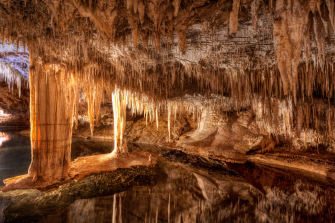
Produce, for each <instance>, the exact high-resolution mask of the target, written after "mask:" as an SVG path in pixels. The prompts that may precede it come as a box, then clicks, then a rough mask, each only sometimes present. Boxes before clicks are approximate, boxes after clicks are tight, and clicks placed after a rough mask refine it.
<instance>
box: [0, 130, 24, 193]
mask: <svg viewBox="0 0 335 223" xmlns="http://www.w3.org/2000/svg"><path fill="white" fill-rule="evenodd" d="M1 139H2V140H1ZM30 154H31V152H30V139H29V137H25V136H21V135H18V134H15V133H9V132H0V188H2V187H3V186H4V184H3V180H4V179H7V178H10V177H14V176H19V175H22V174H26V173H27V172H28V167H29V164H30Z"/></svg>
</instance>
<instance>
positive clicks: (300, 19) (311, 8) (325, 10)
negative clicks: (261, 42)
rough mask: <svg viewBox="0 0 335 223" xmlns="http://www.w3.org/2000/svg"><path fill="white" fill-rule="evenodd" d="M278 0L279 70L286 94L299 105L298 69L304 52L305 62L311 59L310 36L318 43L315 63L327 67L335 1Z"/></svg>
mask: <svg viewBox="0 0 335 223" xmlns="http://www.w3.org/2000/svg"><path fill="white" fill-rule="evenodd" d="M289 2H290V3H288V2H287V1H285V0H277V1H276V8H275V13H276V14H275V19H274V28H273V36H274V44H275V48H276V53H277V62H278V68H279V70H280V74H281V79H282V81H283V88H284V94H285V95H288V94H289V92H292V94H293V99H294V103H295V104H296V103H297V96H296V94H297V84H298V66H299V61H300V57H301V53H302V51H303V58H304V59H305V60H306V69H307V70H308V64H309V62H308V60H309V59H310V57H311V42H310V35H311V34H313V38H314V41H315V42H316V47H317V54H316V55H315V56H314V60H315V63H314V64H316V65H317V66H318V67H320V68H321V69H322V70H324V69H325V66H326V58H325V44H326V36H328V38H329V39H331V37H332V35H333V29H332V28H331V27H332V26H333V28H335V27H334V10H335V9H334V2H333V1H323V2H322V1H312V0H309V1H298V0H290V1H289Z"/></svg>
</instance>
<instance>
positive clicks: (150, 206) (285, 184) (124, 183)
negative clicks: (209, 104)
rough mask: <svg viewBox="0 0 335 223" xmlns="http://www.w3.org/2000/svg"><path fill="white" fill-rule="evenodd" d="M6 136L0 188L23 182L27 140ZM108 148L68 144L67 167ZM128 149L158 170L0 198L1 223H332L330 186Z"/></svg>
mask: <svg viewBox="0 0 335 223" xmlns="http://www.w3.org/2000/svg"><path fill="white" fill-rule="evenodd" d="M7 136H8V139H7V141H4V142H2V145H1V146H0V181H1V183H2V180H3V179H5V178H9V177H13V176H17V175H21V174H26V173H27V170H28V167H29V163H30V140H29V138H27V137H23V136H19V135H16V134H13V133H7ZM2 137H6V136H4V134H2ZM0 139H1V134H0ZM112 148H113V142H111V141H92V140H90V141H88V140H82V139H74V140H73V144H72V159H75V158H76V157H79V156H88V155H92V154H102V153H109V152H111V151H112ZM129 149H130V150H133V149H141V150H145V151H149V152H153V153H155V154H157V155H159V158H158V165H157V166H156V167H155V168H152V169H148V168H139V169H122V170H118V171H116V172H115V173H112V174H110V175H108V174H100V175H94V176H90V177H87V178H86V179H84V180H79V181H77V182H74V181H73V182H71V183H69V184H66V185H63V186H62V187H61V188H60V189H58V190H56V191H52V192H46V193H45V192H39V191H36V190H17V191H12V192H7V193H2V192H0V209H3V212H1V213H0V219H1V221H4V222H48V223H61V222H62V223H63V222H69V223H72V222H78V223H79V222H80V223H85V222H87V223H94V222H96V223H100V222H112V223H121V222H122V223H126V222H129V223H130V222H148V223H149V222H150V223H156V222H167V223H170V222H171V223H182V222H183V223H186V222H187V223H188V222H208V223H211V222H213V223H214V222H335V199H334V198H335V190H334V188H335V185H334V182H333V181H330V180H329V179H325V178H319V177H317V176H312V175H309V174H306V173H305V174H300V173H296V172H292V171H290V170H281V169H276V168H270V167H266V166H260V165H255V164H252V163H246V164H243V165H241V164H233V163H224V162H221V161H216V160H211V159H205V158H201V157H197V156H191V155H186V154H184V153H182V152H180V151H169V150H167V149H165V148H164V147H156V146H149V145H129ZM306 176H307V177H306ZM0 185H3V184H0ZM0 187H1V186H0ZM1 221H0V222H1Z"/></svg>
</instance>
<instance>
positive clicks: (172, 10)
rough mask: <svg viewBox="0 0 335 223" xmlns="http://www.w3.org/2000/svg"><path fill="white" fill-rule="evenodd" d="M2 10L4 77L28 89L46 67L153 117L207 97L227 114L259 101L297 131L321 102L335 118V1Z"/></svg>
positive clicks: (197, 1)
mask: <svg viewBox="0 0 335 223" xmlns="http://www.w3.org/2000/svg"><path fill="white" fill-rule="evenodd" d="M0 13H1V16H0V36H1V38H0V41H1V43H2V48H1V50H0V62H1V64H3V65H2V67H3V69H2V70H4V68H5V67H6V69H9V70H10V72H9V71H8V72H5V73H10V74H11V75H7V76H6V75H5V74H2V77H3V78H5V79H6V80H7V81H8V82H10V83H12V85H13V83H16V84H17V85H18V86H21V82H23V83H24V82H26V83H27V85H28V71H29V70H30V73H32V72H35V71H36V70H38V69H39V68H38V67H41V66H42V67H43V69H45V72H46V75H49V74H50V73H52V72H54V73H57V71H58V70H62V71H64V72H63V73H64V74H63V76H61V78H63V79H64V81H63V82H64V83H66V86H70V85H71V86H72V85H76V88H77V87H78V88H80V89H81V90H82V91H81V92H87V97H88V98H89V97H90V93H89V91H90V90H89V89H90V88H91V87H92V86H93V88H92V89H93V90H92V91H94V92H97V91H99V90H101V89H104V91H110V92H114V89H115V88H117V89H121V90H123V91H127V92H132V93H134V94H137V96H138V97H140V98H142V99H141V101H142V102H145V103H147V102H148V101H151V107H152V109H151V110H152V112H155V110H157V107H161V105H160V104H159V103H162V102H164V103H166V101H167V100H171V101H186V102H187V101H188V100H189V99H190V97H189V96H187V97H186V98H185V95H193V97H194V98H193V99H192V101H193V102H194V101H195V102H196V101H197V100H198V99H199V98H196V97H197V95H199V94H200V95H202V96H199V97H200V98H201V97H203V96H205V97H209V96H210V97H214V98H217V97H218V96H220V97H224V99H223V98H221V99H220V100H218V101H221V102H220V103H221V106H218V108H222V107H224V108H225V109H226V110H232V109H235V110H239V109H241V108H247V107H250V106H251V107H252V109H253V110H255V112H256V113H257V108H258V107H257V106H258V104H259V103H261V104H262V109H261V110H262V111H261V112H260V113H262V115H263V116H264V115H265V114H267V115H266V116H267V117H268V119H269V120H270V119H271V120H272V118H273V117H274V119H276V116H278V115H281V116H283V117H282V119H283V120H284V122H287V123H288V125H291V126H293V121H292V118H291V116H294V117H298V115H299V114H300V113H301V112H302V113H306V114H305V115H306V116H308V118H306V120H305V121H301V122H302V123H308V124H307V125H309V121H308V120H307V119H309V113H308V114H307V110H310V107H309V108H308V109H306V106H311V104H308V103H310V102H313V100H314V99H315V100H319V99H320V98H321V99H320V100H324V101H325V104H326V105H327V104H329V106H328V109H329V111H331V112H330V113H329V112H328V113H327V114H326V113H323V116H324V118H323V119H328V120H329V117H330V115H329V114H333V113H334V112H333V107H334V106H333V105H331V104H330V102H331V101H333V98H334V92H335V88H334V78H335V77H334V72H333V62H334V57H333V55H334V50H335V49H334V27H335V17H334V1H333V0H308V1H304V0H219V1H211V0H206V1H204V0H194V1H186V0H167V1H160V0H153V1H147V0H144V1H142V0H139V1H138V0H127V1H123V0H122V1H119V0H118V1H115V0H113V1H107V0H104V1H103V0H99V1H97V0H88V1H84V0H62V1H60V0H59V1H58V0H50V1H49V0H46V1H40V0H32V1H30V0H26V1H20V0H17V1H15V0H14V1H13V0H0ZM28 58H29V63H28ZM51 70H53V71H51ZM18 74H21V75H18ZM56 79H57V78H56ZM29 84H30V85H32V84H34V83H33V82H30V83H29ZM101 94H102V93H101ZM101 94H100V93H99V94H98V93H97V94H94V96H92V97H98V99H94V100H95V101H98V102H99V101H101V100H102V98H103V96H101ZM95 95H100V96H95ZM213 95H214V96H213ZM183 97H184V98H183ZM92 100H93V99H92ZM215 100H216V99H215ZM315 100H314V101H315ZM327 101H328V103H327ZM96 103H97V102H96ZM220 103H214V104H213V103H212V105H219V104H220ZM306 103H307V104H308V105H306ZM93 104H94V103H93ZM195 104H196V103H195ZM222 104H224V106H222ZM321 104H322V103H321ZM132 105H133V109H137V110H141V109H142V110H143V109H144V108H143V105H142V107H141V106H140V105H136V103H135V104H132ZM256 105H257V106H256ZM298 105H299V106H300V107H301V109H300V110H299V109H294V108H295V107H296V106H298ZM92 106H93V105H92ZM278 106H279V108H278ZM317 107H320V106H317ZM321 107H322V106H321ZM284 108H285V109H286V110H290V112H291V115H289V118H285V117H284V116H285V115H282V114H284V113H285V112H284V110H285V109H284ZM89 109H90V108H89ZM92 109H93V108H91V110H92ZM93 110H94V109H93ZM93 110H92V111H93ZM96 110H98V113H99V109H96ZM278 110H279V111H278ZM286 110H285V111H286ZM292 110H295V111H292ZM319 110H320V109H319ZM297 111H300V113H299V112H297ZM332 112H333V113H332ZM298 113H299V114H298ZM313 114H314V113H313ZM297 120H298V118H297ZM269 123H272V121H269ZM325 125H327V124H325ZM330 126H331V125H328V127H326V126H324V128H329V129H332V127H330ZM292 128H293V127H292ZM299 128H300V127H299Z"/></svg>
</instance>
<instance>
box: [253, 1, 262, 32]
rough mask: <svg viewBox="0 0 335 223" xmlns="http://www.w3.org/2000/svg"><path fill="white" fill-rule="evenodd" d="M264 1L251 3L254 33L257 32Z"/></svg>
mask: <svg viewBox="0 0 335 223" xmlns="http://www.w3.org/2000/svg"><path fill="white" fill-rule="evenodd" d="M261 2H262V0H253V2H252V3H251V15H252V26H253V30H254V32H257V22H258V10H259V7H260V5H261Z"/></svg>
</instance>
